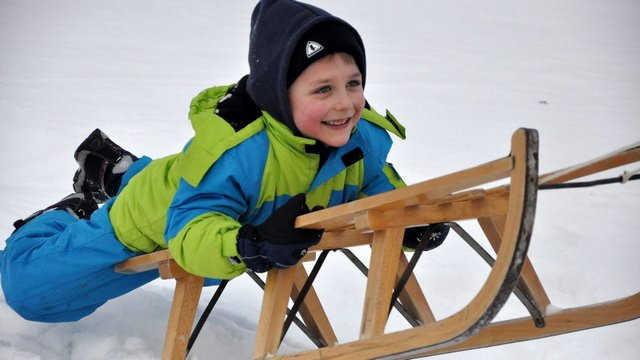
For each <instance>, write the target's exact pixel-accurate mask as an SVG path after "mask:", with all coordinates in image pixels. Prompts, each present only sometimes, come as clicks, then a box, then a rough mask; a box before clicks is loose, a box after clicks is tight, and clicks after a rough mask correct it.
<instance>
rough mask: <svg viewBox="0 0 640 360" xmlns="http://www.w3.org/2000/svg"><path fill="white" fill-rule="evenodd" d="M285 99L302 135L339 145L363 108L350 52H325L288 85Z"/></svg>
mask: <svg viewBox="0 0 640 360" xmlns="http://www.w3.org/2000/svg"><path fill="white" fill-rule="evenodd" d="M289 102H290V104H291V113H292V114H293V122H294V123H295V125H296V127H297V128H298V130H300V132H301V133H302V135H304V136H306V137H308V138H312V139H316V140H319V141H322V142H323V143H325V144H327V145H329V146H333V147H340V146H342V145H344V144H346V143H347V141H349V136H350V135H351V130H352V129H353V127H354V126H355V125H356V123H357V122H358V120H359V119H360V115H361V114H362V109H363V108H364V102H365V100H364V92H363V88H362V75H361V74H360V70H358V66H357V65H356V63H355V61H354V60H353V58H352V57H351V56H350V55H347V54H344V53H335V54H330V55H327V56H325V57H323V58H321V59H320V60H318V61H316V62H314V63H312V64H311V65H309V66H308V67H307V68H306V69H305V70H304V71H303V72H302V73H301V74H300V76H298V78H296V80H295V81H294V82H293V84H291V86H290V87H289Z"/></svg>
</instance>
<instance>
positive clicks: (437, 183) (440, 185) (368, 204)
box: [295, 156, 514, 231]
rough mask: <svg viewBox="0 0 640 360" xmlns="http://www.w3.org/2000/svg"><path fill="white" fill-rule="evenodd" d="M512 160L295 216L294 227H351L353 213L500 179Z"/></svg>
mask: <svg viewBox="0 0 640 360" xmlns="http://www.w3.org/2000/svg"><path fill="white" fill-rule="evenodd" d="M513 162H514V161H513V157H512V156H508V157H506V158H503V159H499V160H495V161H492V162H489V163H486V164H484V165H480V166H476V167H473V168H470V169H467V170H463V171H459V172H456V173H452V174H450V175H445V176H442V177H438V178H435V179H432V180H427V181H424V182H421V183H418V184H415V185H411V186H408V187H405V188H402V189H397V190H394V191H390V192H387V193H383V194H379V195H376V196H372V197H368V198H364V199H360V200H358V201H353V202H349V203H346V204H341V205H337V206H334V207H331V208H329V209H324V210H320V211H314V212H312V213H310V214H307V215H303V216H298V218H297V219H296V223H295V224H296V227H299V228H300V227H303V228H318V229H320V228H323V229H325V231H331V230H333V229H341V228H344V227H345V226H346V225H349V224H354V222H355V219H354V214H359V213H362V212H364V211H368V210H378V211H389V210H392V209H401V208H404V207H408V206H409V207H410V206H415V205H418V204H419V203H420V196H422V197H423V198H425V197H426V198H430V197H436V196H444V195H447V194H451V193H454V192H457V191H460V190H464V189H468V188H470V187H474V186H478V185H482V184H485V183H488V182H491V181H494V180H500V179H503V178H505V177H507V176H508V175H509V173H510V172H511V170H512V169H513Z"/></svg>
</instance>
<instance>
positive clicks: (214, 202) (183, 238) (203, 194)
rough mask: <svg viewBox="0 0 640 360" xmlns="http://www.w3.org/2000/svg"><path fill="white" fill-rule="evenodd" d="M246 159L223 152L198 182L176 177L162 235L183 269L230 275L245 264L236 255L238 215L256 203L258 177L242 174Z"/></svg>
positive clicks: (240, 271) (237, 271) (225, 277)
mask: <svg viewBox="0 0 640 360" xmlns="http://www.w3.org/2000/svg"><path fill="white" fill-rule="evenodd" d="M247 166H248V165H247V164H246V163H243V162H241V161H237V159H234V156H233V154H232V153H229V152H227V153H225V154H224V155H223V156H222V157H221V158H220V159H219V160H218V161H216V163H215V164H214V165H213V166H212V167H211V168H210V169H209V170H208V172H207V174H206V175H205V177H204V178H203V180H202V181H201V182H200V184H199V185H198V186H197V187H193V186H191V185H189V183H187V182H186V181H184V180H181V181H180V185H179V186H178V190H177V192H176V194H175V196H174V198H173V200H172V203H171V206H170V207H169V210H168V213H167V226H166V229H165V239H167V242H168V248H169V251H170V252H171V254H172V256H173V257H174V259H175V260H176V262H177V263H178V264H179V265H180V266H181V267H182V268H184V269H185V270H186V271H188V272H190V273H192V274H196V275H200V276H204V277H209V278H218V279H231V278H233V277H236V276H238V275H240V274H242V273H243V272H244V271H245V269H246V267H245V265H244V264H242V263H239V262H237V261H234V259H233V258H234V257H237V256H238V253H237V249H236V236H237V233H238V230H239V229H240V226H241V224H240V222H239V219H240V218H241V217H242V216H243V215H245V214H246V213H247V212H248V211H249V209H251V207H252V206H253V204H255V199H256V198H257V195H258V194H253V193H247V191H253V192H259V190H260V183H259V181H260V179H256V177H255V176H254V177H250V176H246V172H247V169H246V167H247Z"/></svg>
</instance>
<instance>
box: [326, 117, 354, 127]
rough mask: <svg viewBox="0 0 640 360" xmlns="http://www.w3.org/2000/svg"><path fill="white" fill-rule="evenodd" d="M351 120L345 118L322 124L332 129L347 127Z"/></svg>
mask: <svg viewBox="0 0 640 360" xmlns="http://www.w3.org/2000/svg"><path fill="white" fill-rule="evenodd" d="M350 120H351V117H348V118H344V119H338V120H325V121H323V122H322V124H324V125H327V126H331V127H338V128H339V127H342V126H344V125H347V124H348V123H349V121H350Z"/></svg>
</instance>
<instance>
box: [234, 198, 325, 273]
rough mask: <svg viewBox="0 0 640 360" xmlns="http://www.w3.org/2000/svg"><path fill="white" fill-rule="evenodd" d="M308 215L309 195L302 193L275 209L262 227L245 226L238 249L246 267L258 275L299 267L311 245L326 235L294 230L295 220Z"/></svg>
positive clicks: (239, 233)
mask: <svg viewBox="0 0 640 360" xmlns="http://www.w3.org/2000/svg"><path fill="white" fill-rule="evenodd" d="M316 209H317V208H314V210H316ZM307 213H309V208H308V207H307V204H306V196H305V194H302V193H301V194H298V195H296V196H294V197H292V198H291V199H289V201H287V202H286V203H285V204H284V205H282V206H281V207H279V208H278V209H276V211H274V212H273V214H271V216H269V218H268V219H267V220H265V222H263V223H262V224H261V225H258V226H256V227H253V226H251V225H244V226H242V227H241V228H240V231H239V232H238V238H237V248H238V254H240V257H241V258H242V261H244V263H245V265H247V267H248V268H249V269H251V270H253V271H255V272H265V271H269V270H271V268H273V267H276V268H280V269H283V268H288V267H291V266H293V265H295V264H297V263H298V261H300V259H302V257H303V256H304V255H305V254H306V253H307V249H308V248H309V247H310V246H313V245H315V244H317V243H318V242H320V238H322V233H323V232H324V230H311V229H296V228H294V227H293V225H294V222H295V220H296V217H297V216H298V215H303V214H307Z"/></svg>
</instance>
